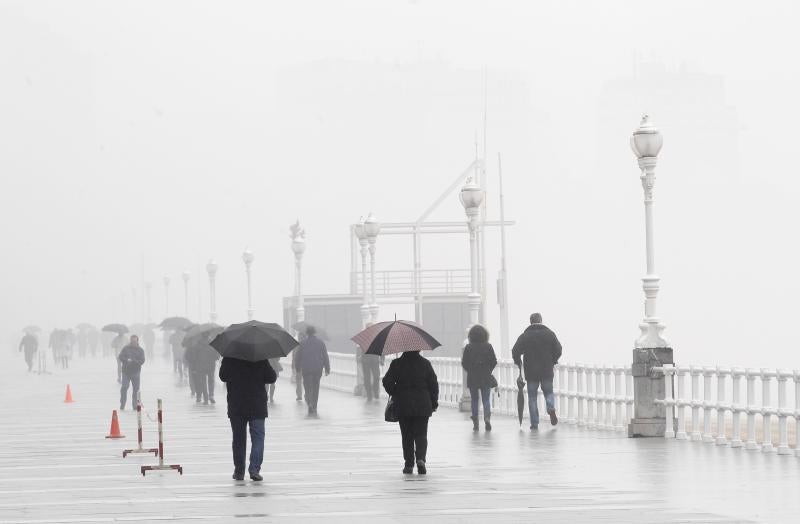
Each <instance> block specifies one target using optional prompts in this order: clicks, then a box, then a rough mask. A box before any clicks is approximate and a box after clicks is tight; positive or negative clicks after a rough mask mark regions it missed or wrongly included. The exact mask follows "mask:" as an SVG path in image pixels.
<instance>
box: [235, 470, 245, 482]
mask: <svg viewBox="0 0 800 524" xmlns="http://www.w3.org/2000/svg"><path fill="white" fill-rule="evenodd" d="M233 480H244V473H236V472H235V471H234V472H233Z"/></svg>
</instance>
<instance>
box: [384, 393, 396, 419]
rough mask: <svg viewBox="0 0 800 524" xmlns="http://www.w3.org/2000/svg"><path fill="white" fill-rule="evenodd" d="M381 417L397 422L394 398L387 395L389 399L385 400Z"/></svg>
mask: <svg viewBox="0 0 800 524" xmlns="http://www.w3.org/2000/svg"><path fill="white" fill-rule="evenodd" d="M383 419H384V420H385V421H386V422H397V420H398V419H397V412H396V411H395V409H394V399H393V398H392V397H389V400H388V401H386V409H385V410H384V412H383Z"/></svg>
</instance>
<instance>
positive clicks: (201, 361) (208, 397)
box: [191, 340, 219, 405]
mask: <svg viewBox="0 0 800 524" xmlns="http://www.w3.org/2000/svg"><path fill="white" fill-rule="evenodd" d="M208 342H209V341H208V340H202V341H200V343H198V344H196V345H195V346H194V347H193V348H191V351H192V352H193V355H194V388H195V395H196V396H197V403H200V399H201V398H202V399H203V404H205V405H208V403H209V402H211V403H212V404H216V403H217V402H216V401H215V400H214V381H215V374H216V373H215V372H216V368H217V360H219V353H217V350H216V349H214V348H212V347H211V346H209V345H208Z"/></svg>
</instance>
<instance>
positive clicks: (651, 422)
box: [628, 115, 674, 437]
mask: <svg viewBox="0 0 800 524" xmlns="http://www.w3.org/2000/svg"><path fill="white" fill-rule="evenodd" d="M649 120H650V119H649V117H648V115H644V116H643V117H642V121H641V123H640V124H639V127H638V128H637V129H636V130H635V131H634V132H633V136H631V142H630V143H631V149H632V150H633V153H634V154H635V155H636V158H637V160H638V163H639V169H640V177H639V178H640V179H641V182H642V188H643V189H644V213H645V239H646V240H645V242H646V252H647V274H646V275H645V276H644V277H643V278H642V287H643V289H644V296H645V304H644V320H643V321H642V323H641V324H640V325H639V329H640V330H641V334H640V336H639V338H638V339H637V340H636V344H635V349H634V350H633V367H632V373H633V379H634V393H635V395H634V418H633V420H631V423H630V425H629V426H628V435H629V436H636V437H656V436H659V437H663V436H664V434H665V432H668V434H670V435H673V436H674V428H673V427H671V426H672V425H670V427H667V424H665V416H666V411H665V408H664V406H659V405H657V404H656V403H655V400H656V399H661V398H664V379H663V376H658V377H655V376H654V373H653V372H652V368H653V367H657V366H661V365H663V364H671V363H673V358H672V348H670V347H669V343H668V342H667V341H666V340H665V339H664V338H663V337H662V336H661V333H662V332H663V331H664V325H663V324H662V323H661V320H660V319H659V318H658V316H657V315H656V298H657V296H658V290H659V282H660V279H659V277H658V275H657V274H656V263H655V240H654V226H653V200H654V198H653V188H654V186H655V183H656V173H655V169H656V164H657V163H658V153H659V152H660V151H661V146H662V145H663V143H664V139H663V137H662V136H661V133H660V132H659V131H658V129H656V128H655V126H653V124H651V123H650V121H649Z"/></svg>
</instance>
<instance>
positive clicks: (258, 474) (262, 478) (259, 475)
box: [250, 473, 264, 482]
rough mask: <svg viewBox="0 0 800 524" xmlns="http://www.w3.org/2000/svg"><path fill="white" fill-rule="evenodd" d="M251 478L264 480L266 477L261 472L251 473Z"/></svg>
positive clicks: (258, 480)
mask: <svg viewBox="0 0 800 524" xmlns="http://www.w3.org/2000/svg"><path fill="white" fill-rule="evenodd" d="M250 480H254V481H256V482H261V481H262V480H264V477H262V476H261V474H260V473H250Z"/></svg>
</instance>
